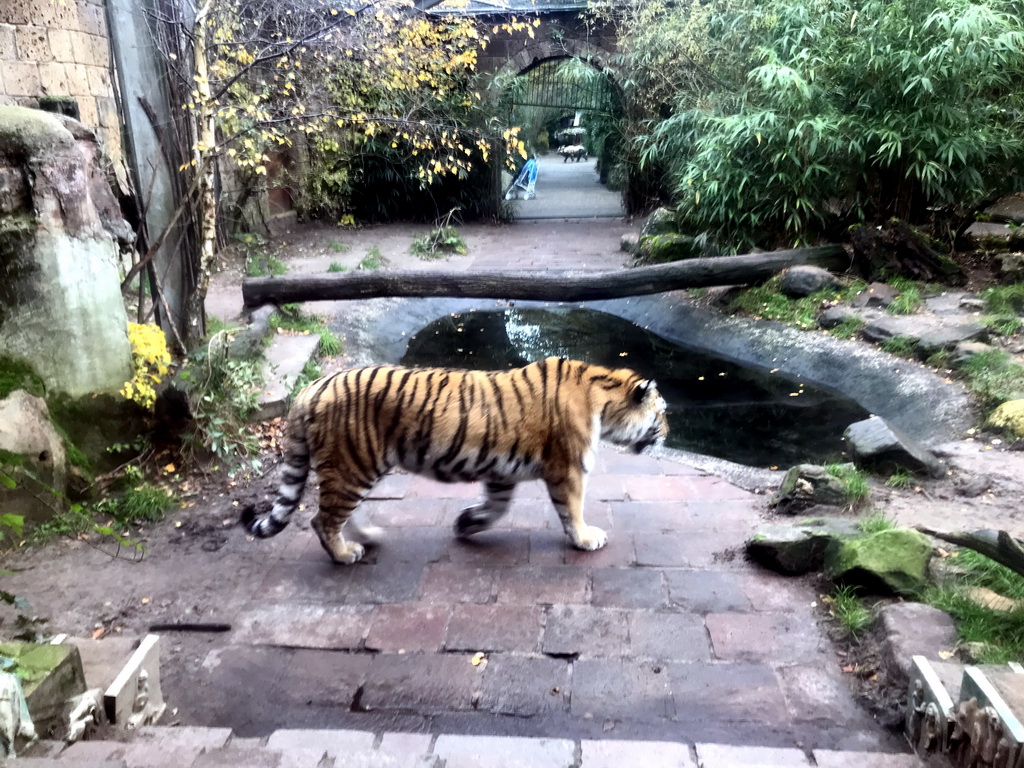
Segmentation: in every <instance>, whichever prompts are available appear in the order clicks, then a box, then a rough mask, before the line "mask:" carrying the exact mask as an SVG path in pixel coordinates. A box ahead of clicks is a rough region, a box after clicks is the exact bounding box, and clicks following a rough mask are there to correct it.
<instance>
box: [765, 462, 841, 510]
mask: <svg viewBox="0 0 1024 768" xmlns="http://www.w3.org/2000/svg"><path fill="white" fill-rule="evenodd" d="M846 501H847V498H846V486H845V485H844V484H843V481H842V480H840V479H839V478H838V477H834V476H832V475H830V474H829V473H828V470H826V469H825V468H824V467H822V466H818V465H817V464H798V465H796V466H795V467H790V469H789V471H788V472H786V476H785V477H784V478H783V479H782V484H781V485H780V486H779V489H778V490H777V491H776V492H775V493H773V494H772V496H771V498H770V499H768V505H769V506H772V507H777V508H778V510H779V511H780V512H783V513H785V514H795V513H797V512H799V511H801V510H804V509H807V508H808V507H811V506H814V505H815V504H829V505H840V504H845V503H846Z"/></svg>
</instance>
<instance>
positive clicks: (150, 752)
mask: <svg viewBox="0 0 1024 768" xmlns="http://www.w3.org/2000/svg"><path fill="white" fill-rule="evenodd" d="M230 738H231V729H230V728H203V727H196V726H183V727H174V728H169V727H159V726H157V727H152V726H149V727H145V728H140V729H139V731H138V732H137V733H136V734H135V736H134V738H133V739H132V740H131V742H129V743H128V744H127V745H125V751H124V760H125V762H126V763H127V764H128V765H129V766H131V768H181V766H184V765H191V764H192V762H193V761H194V760H195V759H196V758H197V757H199V755H200V754H201V753H203V752H205V751H206V750H211V749H220V748H221V747H224V746H225V745H226V744H227V742H228V739H230Z"/></svg>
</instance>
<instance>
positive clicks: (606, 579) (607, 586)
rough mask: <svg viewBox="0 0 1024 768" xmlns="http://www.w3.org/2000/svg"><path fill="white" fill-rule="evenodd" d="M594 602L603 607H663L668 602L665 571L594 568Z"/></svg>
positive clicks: (596, 605)
mask: <svg viewBox="0 0 1024 768" xmlns="http://www.w3.org/2000/svg"><path fill="white" fill-rule="evenodd" d="M590 602H591V604H592V605H594V606H595V607H599V608H662V607H664V606H665V605H667V595H666V589H665V583H664V578H663V576H662V573H661V571H657V570H649V569H643V568H605V569H600V570H595V571H594V576H593V593H592V596H591V601H590Z"/></svg>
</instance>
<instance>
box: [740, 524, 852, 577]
mask: <svg viewBox="0 0 1024 768" xmlns="http://www.w3.org/2000/svg"><path fill="white" fill-rule="evenodd" d="M860 535H861V531H860V528H859V527H858V526H857V521H856V520H854V519H851V518H835V517H819V518H811V519H809V520H801V521H800V522H799V523H796V524H795V525H779V524H769V525H765V526H762V527H760V528H758V529H757V531H756V532H755V533H754V535H753V536H751V537H750V540H749V541H747V555H749V557H750V559H751V560H753V561H754V562H756V563H759V564H760V565H763V566H764V567H765V568H770V569H771V570H773V571H776V572H778V573H784V574H787V575H799V574H802V573H809V572H810V571H817V570H820V569H821V566H822V564H823V562H824V559H825V550H826V549H828V546H829V544H831V543H832V542H833V541H834V540H836V539H842V538H852V537H856V536H860Z"/></svg>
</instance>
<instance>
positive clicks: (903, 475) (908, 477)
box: [885, 467, 914, 488]
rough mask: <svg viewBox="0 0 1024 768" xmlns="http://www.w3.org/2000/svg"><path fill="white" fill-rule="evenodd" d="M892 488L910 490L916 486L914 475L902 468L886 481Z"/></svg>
mask: <svg viewBox="0 0 1024 768" xmlns="http://www.w3.org/2000/svg"><path fill="white" fill-rule="evenodd" d="M885 484H886V485H888V486H889V487H890V488H909V487H910V486H911V485H913V484H914V475H913V474H912V473H911V472H910V470H908V469H904V468H902V467H900V468H899V469H897V470H896V471H895V472H893V473H892V474H891V475H889V478H888V479H887V480H886V481H885Z"/></svg>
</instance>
